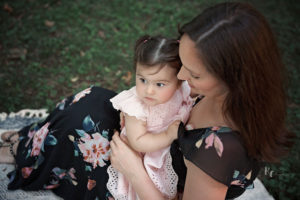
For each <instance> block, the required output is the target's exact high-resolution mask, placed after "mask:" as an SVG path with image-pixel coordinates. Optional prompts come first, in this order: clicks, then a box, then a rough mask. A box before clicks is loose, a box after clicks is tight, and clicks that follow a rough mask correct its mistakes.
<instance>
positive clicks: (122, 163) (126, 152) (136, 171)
mask: <svg viewBox="0 0 300 200" xmlns="http://www.w3.org/2000/svg"><path fill="white" fill-rule="evenodd" d="M110 146H111V157H110V161H111V165H112V166H113V167H114V168H115V169H116V170H118V171H119V172H121V173H122V174H123V175H124V176H125V178H126V179H127V180H128V181H129V182H130V183H131V184H132V186H133V188H134V190H135V192H136V193H137V194H138V196H139V197H140V199H143V200H148V199H149V200H152V199H157V200H164V197H163V195H162V194H161V193H160V191H159V190H158V189H157V188H156V187H155V185H154V184H153V182H152V181H151V179H150V178H149V176H148V174H147V172H146V170H145V168H144V165H143V162H142V159H141V157H140V156H139V154H138V153H137V152H136V151H134V150H133V149H131V148H130V147H129V146H128V145H127V144H126V143H125V142H123V141H122V140H121V138H120V137H119V134H118V133H117V132H116V133H115V134H114V136H113V138H112V141H111V142H110Z"/></svg>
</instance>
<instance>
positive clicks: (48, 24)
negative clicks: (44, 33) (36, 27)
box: [45, 20, 55, 28]
mask: <svg viewBox="0 0 300 200" xmlns="http://www.w3.org/2000/svg"><path fill="white" fill-rule="evenodd" d="M54 24H55V22H54V21H50V20H45V25H46V26H47V27H49V28H50V27H52V26H54Z"/></svg>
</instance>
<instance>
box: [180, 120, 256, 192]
mask: <svg viewBox="0 0 300 200" xmlns="http://www.w3.org/2000/svg"><path fill="white" fill-rule="evenodd" d="M178 134H179V135H178V141H179V146H180V149H181V151H182V153H183V156H184V158H185V159H187V160H189V161H191V162H192V163H194V164H195V165H196V166H197V167H199V168H200V169H201V170H203V171H204V172H205V173H206V174H208V175H209V176H211V177H212V178H213V179H215V180H216V181H218V182H220V183H223V184H224V185H226V186H228V187H229V186H231V185H238V186H239V187H240V188H246V187H247V186H249V185H250V184H251V183H252V182H253V180H254V178H255V177H256V175H257V172H256V171H255V172H253V170H252V169H253V168H254V166H253V162H252V161H251V160H250V159H249V158H248V156H247V152H246V150H245V148H244V146H243V144H242V142H241V140H240V138H239V136H238V134H237V133H236V132H234V131H232V130H231V129H229V128H226V127H221V128H220V127H211V128H204V129H195V130H190V131H186V130H185V128H184V125H183V124H182V123H181V124H180V127H179V132H178Z"/></svg>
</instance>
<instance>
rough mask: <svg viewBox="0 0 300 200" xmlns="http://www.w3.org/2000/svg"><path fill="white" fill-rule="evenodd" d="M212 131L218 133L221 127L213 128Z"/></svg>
mask: <svg viewBox="0 0 300 200" xmlns="http://www.w3.org/2000/svg"><path fill="white" fill-rule="evenodd" d="M211 130H212V131H218V130H220V127H218V126H213V127H212V128H211Z"/></svg>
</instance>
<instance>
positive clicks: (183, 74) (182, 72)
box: [177, 66, 187, 81]
mask: <svg viewBox="0 0 300 200" xmlns="http://www.w3.org/2000/svg"><path fill="white" fill-rule="evenodd" d="M177 78H178V79H179V80H184V81H185V80H187V73H186V70H185V69H184V67H183V66H181V68H180V70H179V72H178V74H177Z"/></svg>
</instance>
